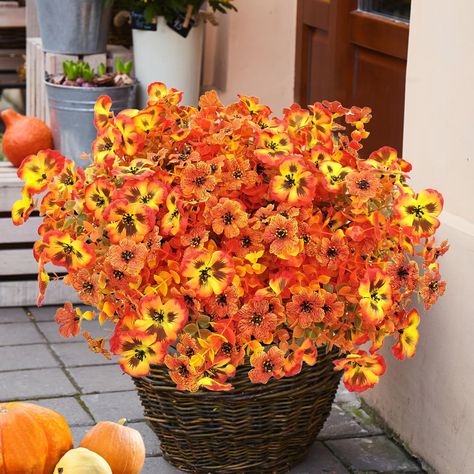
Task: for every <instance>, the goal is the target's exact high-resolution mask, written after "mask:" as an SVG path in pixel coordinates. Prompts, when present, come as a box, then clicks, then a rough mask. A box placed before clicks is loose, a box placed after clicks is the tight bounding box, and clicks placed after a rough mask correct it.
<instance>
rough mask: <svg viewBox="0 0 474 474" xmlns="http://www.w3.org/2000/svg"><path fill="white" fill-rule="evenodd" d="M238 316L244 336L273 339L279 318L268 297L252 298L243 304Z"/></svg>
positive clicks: (262, 339) (239, 325)
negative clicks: (272, 309) (273, 310)
mask: <svg viewBox="0 0 474 474" xmlns="http://www.w3.org/2000/svg"><path fill="white" fill-rule="evenodd" d="M237 318H238V327H239V331H240V333H241V334H242V336H243V337H244V338H247V339H250V338H251V337H252V336H253V337H254V338H255V339H256V340H257V341H266V340H269V339H271V338H272V335H273V333H274V331H275V329H276V327H277V325H278V318H277V316H276V315H275V313H273V312H272V311H271V308H270V303H269V302H268V300H266V299H252V300H250V301H249V302H248V303H247V304H244V305H243V306H242V308H241V309H240V311H239V312H238V315H237Z"/></svg>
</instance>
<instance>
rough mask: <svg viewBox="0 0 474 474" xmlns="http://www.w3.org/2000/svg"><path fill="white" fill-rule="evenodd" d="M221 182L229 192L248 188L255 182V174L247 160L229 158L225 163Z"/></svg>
mask: <svg viewBox="0 0 474 474" xmlns="http://www.w3.org/2000/svg"><path fill="white" fill-rule="evenodd" d="M225 170H226V171H225V172H224V173H223V174H222V182H223V184H224V185H225V187H226V188H227V189H228V190H229V191H238V190H239V189H242V188H250V187H252V186H254V185H255V183H256V181H257V172H256V171H254V170H253V169H251V167H250V162H249V160H242V159H236V158H231V159H229V160H226V162H225Z"/></svg>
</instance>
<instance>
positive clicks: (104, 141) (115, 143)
mask: <svg viewBox="0 0 474 474" xmlns="http://www.w3.org/2000/svg"><path fill="white" fill-rule="evenodd" d="M120 149H121V139H120V132H119V131H118V130H117V129H116V128H115V127H112V126H107V127H105V128H103V129H101V131H100V132H99V134H98V135H97V138H96V139H95V140H94V141H93V142H92V156H93V157H94V160H95V162H96V163H97V164H104V165H105V166H107V167H110V166H112V165H113V163H114V161H115V160H116V159H117V158H119V154H120Z"/></svg>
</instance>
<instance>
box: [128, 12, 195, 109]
mask: <svg viewBox="0 0 474 474" xmlns="http://www.w3.org/2000/svg"><path fill="white" fill-rule="evenodd" d="M132 31H133V55H134V66H135V75H136V78H137V79H138V81H139V86H138V103H139V106H140V107H141V108H143V107H144V106H145V105H146V101H147V98H148V95H147V87H148V84H150V83H151V82H163V83H165V84H166V85H167V86H168V87H174V88H175V89H178V90H181V91H183V92H184V96H183V104H185V105H194V106H196V105H197V103H198V100H199V92H200V83H201V65H202V49H203V38H204V25H203V24H202V23H200V24H199V25H198V26H195V27H193V28H191V31H190V32H189V34H188V37H187V38H183V37H182V36H180V35H179V34H178V33H176V32H175V31H173V30H172V29H171V28H170V27H169V26H168V25H167V24H166V22H165V20H164V19H163V18H161V17H160V18H158V27H157V30H156V31H144V30H136V29H133V30H132Z"/></svg>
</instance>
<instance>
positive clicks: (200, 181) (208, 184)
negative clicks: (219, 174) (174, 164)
mask: <svg viewBox="0 0 474 474" xmlns="http://www.w3.org/2000/svg"><path fill="white" fill-rule="evenodd" d="M216 184H217V180H216V177H215V176H214V175H213V174H212V169H211V167H210V165H209V164H208V163H205V162H204V161H200V162H198V163H196V164H193V163H189V164H188V165H186V167H185V168H184V170H183V174H182V177H181V190H182V191H183V195H184V196H186V197H190V196H193V197H195V198H196V199H197V200H199V201H204V200H206V199H207V198H208V197H209V195H210V193H211V192H212V191H214V188H215V187H216Z"/></svg>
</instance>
